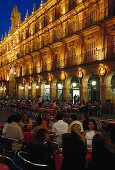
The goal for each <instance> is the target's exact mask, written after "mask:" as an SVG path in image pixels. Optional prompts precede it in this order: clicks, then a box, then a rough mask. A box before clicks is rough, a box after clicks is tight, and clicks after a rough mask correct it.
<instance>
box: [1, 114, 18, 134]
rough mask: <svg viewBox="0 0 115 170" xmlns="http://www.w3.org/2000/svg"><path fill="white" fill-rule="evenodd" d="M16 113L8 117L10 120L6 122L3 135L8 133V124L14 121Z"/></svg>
mask: <svg viewBox="0 0 115 170" xmlns="http://www.w3.org/2000/svg"><path fill="white" fill-rule="evenodd" d="M14 118H15V115H11V116H10V117H8V120H7V121H6V124H5V125H4V128H3V130H2V135H6V128H7V126H8V124H10V123H12V122H13V121H14Z"/></svg>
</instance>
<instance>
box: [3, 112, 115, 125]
mask: <svg viewBox="0 0 115 170" xmlns="http://www.w3.org/2000/svg"><path fill="white" fill-rule="evenodd" d="M11 114H16V112H10V111H8V110H1V109H0V121H2V122H6V121H7V119H8V117H9V116H10V115H11ZM80 118H81V115H80V114H78V119H80ZM90 118H93V119H95V120H96V122H97V123H98V122H99V120H101V119H104V120H107V119H115V114H103V115H102V117H97V116H90Z"/></svg>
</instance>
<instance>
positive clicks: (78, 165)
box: [62, 131, 86, 170]
mask: <svg viewBox="0 0 115 170" xmlns="http://www.w3.org/2000/svg"><path fill="white" fill-rule="evenodd" d="M62 147H63V157H64V160H63V165H62V170H67V169H69V170H77V169H78V170H84V167H85V156H86V148H85V145H84V142H83V141H82V140H81V138H80V136H79V135H78V134H77V133H75V131H72V132H71V133H66V134H64V135H63V136H62Z"/></svg>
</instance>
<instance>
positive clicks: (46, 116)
mask: <svg viewBox="0 0 115 170" xmlns="http://www.w3.org/2000/svg"><path fill="white" fill-rule="evenodd" d="M42 123H43V124H44V125H45V126H47V128H48V129H49V127H50V113H49V112H48V111H47V110H45V111H44V115H43V121H42Z"/></svg>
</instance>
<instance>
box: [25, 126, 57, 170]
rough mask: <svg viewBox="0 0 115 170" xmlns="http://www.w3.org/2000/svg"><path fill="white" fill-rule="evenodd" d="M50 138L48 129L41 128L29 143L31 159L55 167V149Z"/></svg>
mask: <svg viewBox="0 0 115 170" xmlns="http://www.w3.org/2000/svg"><path fill="white" fill-rule="evenodd" d="M49 140H50V138H49V134H48V131H47V130H46V129H39V130H38V131H37V133H36V134H35V135H34V136H33V137H32V138H31V140H30V143H29V145H28V153H29V159H30V160H31V161H32V162H34V163H43V164H44V163H45V164H48V165H50V166H51V167H53V168H54V167H55V160H54V159H53V156H54V151H55V149H54V147H53V145H52V144H51V142H50V141H49ZM52 170H53V169H52Z"/></svg>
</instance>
